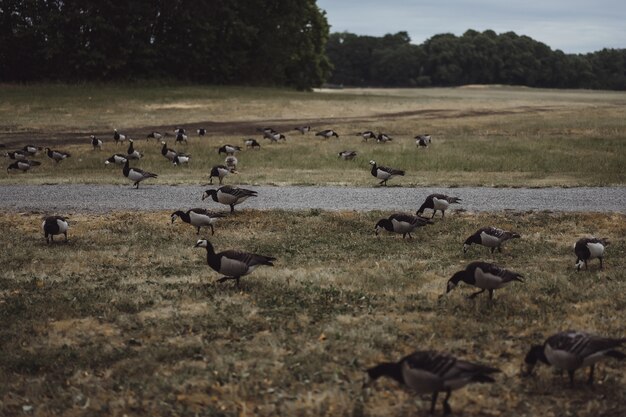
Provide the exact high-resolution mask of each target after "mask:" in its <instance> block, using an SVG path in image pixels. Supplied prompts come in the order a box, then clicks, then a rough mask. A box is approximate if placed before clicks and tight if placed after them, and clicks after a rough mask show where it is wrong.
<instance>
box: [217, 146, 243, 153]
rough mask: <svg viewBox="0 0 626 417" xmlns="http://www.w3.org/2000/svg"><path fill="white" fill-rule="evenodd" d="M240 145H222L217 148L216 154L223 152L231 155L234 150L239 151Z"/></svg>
mask: <svg viewBox="0 0 626 417" xmlns="http://www.w3.org/2000/svg"><path fill="white" fill-rule="evenodd" d="M240 150H241V146H233V145H224V146H222V147H220V148H219V149H218V150H217V154H218V155H220V154H222V153H225V154H226V155H233V154H234V153H235V152H239V151H240Z"/></svg>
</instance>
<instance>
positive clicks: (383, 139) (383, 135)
mask: <svg viewBox="0 0 626 417" xmlns="http://www.w3.org/2000/svg"><path fill="white" fill-rule="evenodd" d="M392 140H393V138H392V137H391V136H389V135H388V134H386V133H379V134H378V136H376V142H378V143H385V142H391V141H392Z"/></svg>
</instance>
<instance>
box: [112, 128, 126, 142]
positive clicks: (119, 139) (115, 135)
mask: <svg viewBox="0 0 626 417" xmlns="http://www.w3.org/2000/svg"><path fill="white" fill-rule="evenodd" d="M113 140H114V141H115V144H116V145H119V144H120V143H122V142H124V141H125V140H126V135H123V134H121V133H119V132H118V131H117V129H113Z"/></svg>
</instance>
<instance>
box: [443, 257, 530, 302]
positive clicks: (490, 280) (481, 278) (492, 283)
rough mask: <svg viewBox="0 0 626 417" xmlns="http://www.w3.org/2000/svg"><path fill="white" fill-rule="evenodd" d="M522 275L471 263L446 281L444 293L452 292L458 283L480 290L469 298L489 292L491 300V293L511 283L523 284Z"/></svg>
mask: <svg viewBox="0 0 626 417" xmlns="http://www.w3.org/2000/svg"><path fill="white" fill-rule="evenodd" d="M522 278H523V276H522V274H518V273H517V272H513V271H509V270H508V269H504V268H500V267H499V266H497V265H495V264H492V263H489V262H481V261H477V262H472V263H470V264H468V265H467V266H466V267H465V269H464V270H463V271H458V272H456V273H455V274H454V275H452V278H450V279H449V280H448V285H447V287H446V293H449V292H450V291H452V290H453V289H454V288H455V287H456V286H457V285H459V281H463V282H465V283H466V284H469V285H473V286H475V287H478V288H480V291H478V292H475V293H472V294H471V295H470V296H469V298H474V297H476V296H477V295H478V294H481V293H483V292H485V291H489V299H490V300H491V299H493V292H494V291H495V290H497V289H499V288H502V287H504V286H505V285H508V284H509V283H511V282H513V281H519V282H524V280H523V279H522Z"/></svg>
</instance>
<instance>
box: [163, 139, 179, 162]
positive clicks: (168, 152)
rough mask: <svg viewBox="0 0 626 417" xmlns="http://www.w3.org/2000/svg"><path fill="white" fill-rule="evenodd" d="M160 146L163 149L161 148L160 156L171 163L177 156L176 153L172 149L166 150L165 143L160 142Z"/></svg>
mask: <svg viewBox="0 0 626 417" xmlns="http://www.w3.org/2000/svg"><path fill="white" fill-rule="evenodd" d="M161 145H163V147H162V148H161V155H163V156H164V157H166V158H167V159H169V160H170V162H173V161H174V158H175V157H176V155H178V152H176V151H175V150H174V149H170V148H168V147H167V143H166V142H161Z"/></svg>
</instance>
